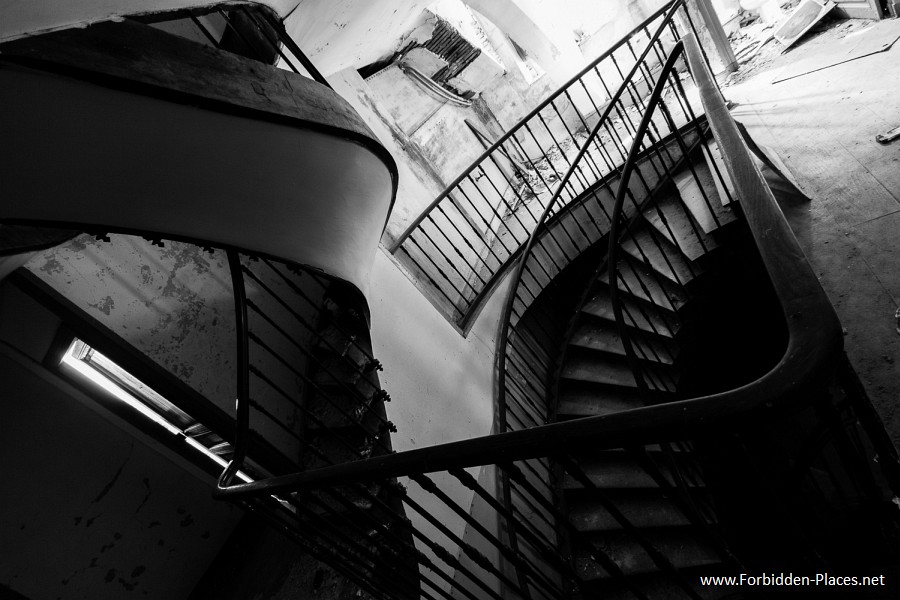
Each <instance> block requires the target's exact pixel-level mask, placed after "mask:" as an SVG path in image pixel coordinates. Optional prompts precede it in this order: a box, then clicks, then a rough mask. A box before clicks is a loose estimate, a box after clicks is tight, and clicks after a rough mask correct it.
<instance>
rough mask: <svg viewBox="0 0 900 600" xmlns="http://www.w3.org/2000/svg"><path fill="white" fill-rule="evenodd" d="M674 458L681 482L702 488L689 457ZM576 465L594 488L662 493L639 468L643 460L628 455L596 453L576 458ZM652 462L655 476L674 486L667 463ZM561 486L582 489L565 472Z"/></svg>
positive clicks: (651, 477)
mask: <svg viewBox="0 0 900 600" xmlns="http://www.w3.org/2000/svg"><path fill="white" fill-rule="evenodd" d="M677 457H678V458H677V460H678V466H679V468H680V469H681V470H682V474H683V475H684V477H685V483H686V484H688V485H689V486H690V487H691V488H698V487H703V485H704V484H703V482H702V481H698V480H697V476H696V475H694V474H693V473H694V472H695V471H696V470H697V464H696V461H695V460H694V459H693V457H692V456H691V455H690V454H688V453H680V454H678V455H677ZM577 462H578V466H579V468H580V469H581V471H582V473H584V475H585V476H586V477H587V478H588V479H590V481H591V483H593V484H594V485H595V486H597V487H598V488H602V489H610V488H652V489H656V490H659V491H661V492H662V491H664V490H663V489H662V488H661V487H660V486H659V485H658V484H657V482H656V480H655V479H654V478H653V476H652V475H651V473H650V472H648V471H647V470H646V469H645V468H644V467H643V464H642V463H643V461H641V460H638V458H636V457H634V456H633V455H632V454H631V453H629V452H609V451H607V452H600V453H595V454H593V455H591V456H590V457H589V458H587V459H577ZM688 462H690V464H688ZM653 463H654V466H655V467H656V471H658V473H659V475H661V476H662V477H664V478H665V480H666V481H667V482H668V483H669V484H670V485H675V483H676V478H675V477H674V476H673V474H672V470H671V468H670V467H669V466H668V464H667V463H666V462H660V461H659V460H654V461H653ZM687 469H691V471H692V473H691V474H689V473H687ZM562 487H563V489H566V490H581V489H586V488H584V486H583V485H582V484H581V483H580V482H578V481H577V480H576V479H575V478H574V477H572V476H571V474H568V473H567V474H566V476H565V477H563V481H562Z"/></svg>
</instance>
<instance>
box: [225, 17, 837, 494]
mask: <svg viewBox="0 0 900 600" xmlns="http://www.w3.org/2000/svg"><path fill="white" fill-rule="evenodd" d="M684 43H685V50H686V54H687V57H688V63H689V65H690V68H691V71H692V73H693V75H694V80H695V82H696V83H697V86H698V88H699V90H700V97H701V101H702V103H703V106H704V109H705V112H706V115H707V119H708V121H709V123H710V125H711V128H712V131H713V135H714V136H715V139H716V142H717V143H718V145H719V147H720V148H721V149H722V153H723V155H724V157H725V167H726V170H727V171H728V174H729V176H730V177H731V180H732V181H733V182H734V187H735V194H736V196H737V198H738V200H739V202H740V203H741V206H742V208H743V211H744V214H745V216H746V221H747V223H748V225H749V227H750V229H751V231H752V234H753V237H754V239H755V241H756V244H757V247H758V250H759V253H760V256H761V258H762V261H763V264H764V266H765V268H766V270H767V271H768V274H769V277H770V279H771V282H772V286H773V288H774V291H775V294H776V296H777V297H778V299H779V302H780V304H781V308H782V312H783V315H784V318H785V322H786V327H787V331H788V343H787V347H786V350H785V352H784V355H783V356H782V357H781V359H780V360H779V361H778V363H777V364H776V365H775V367H774V368H772V369H771V370H770V371H769V372H768V373H766V374H765V375H763V376H762V377H760V378H759V379H757V380H756V381H753V382H751V383H748V384H746V385H743V386H741V387H739V388H737V389H734V390H730V391H727V392H721V393H718V394H712V395H709V396H703V397H699V398H693V399H689V400H681V401H677V402H672V403H668V404H662V405H656V406H648V407H643V408H637V409H632V410H628V411H623V412H619V413H614V414H610V415H603V416H596V417H587V418H583V419H577V420H573V421H567V422H563V423H554V424H550V425H543V426H539V427H534V428H531V429H527V430H523V431H514V432H507V433H499V434H495V435H490V436H485V437H481V438H477V439H472V440H464V441H459V442H453V443H449V444H440V445H437V446H431V447H428V448H421V449H417V450H410V451H407V452H402V453H399V454H393V455H388V456H383V457H377V458H371V459H367V460H362V461H356V462H351V463H344V464H340V465H335V466H330V467H326V468H322V469H316V470H312V471H307V472H303V473H296V474H292V475H286V476H283V477H275V478H272V479H269V480H266V481H263V482H256V483H249V484H240V485H234V486H231V487H229V488H227V489H221V488H220V489H218V490H216V492H215V493H216V495H217V496H218V497H228V498H234V497H241V496H248V495H255V494H260V493H266V494H275V493H280V492H284V491H288V490H289V491H300V490H310V489H317V488H323V487H328V486H333V485H339V484H346V483H348V482H366V481H375V480H380V479H386V478H392V477H402V476H407V475H414V474H418V473H432V472H437V471H446V470H453V469H461V468H468V467H476V466H481V465H486V464H503V463H509V462H512V461H518V460H526V459H531V458H538V457H546V456H554V455H557V454H560V453H570V452H573V451H577V450H579V449H582V448H590V449H593V450H594V451H596V450H604V449H612V448H621V447H623V446H626V445H641V444H652V443H658V442H663V441H668V440H673V439H684V438H687V437H691V436H692V435H695V434H697V433H701V432H704V431H709V430H710V429H712V428H719V427H727V426H732V425H735V424H738V423H746V422H748V421H749V420H751V419H763V418H765V417H767V416H770V415H774V414H778V413H780V412H784V411H789V410H791V409H793V408H796V407H798V406H802V405H804V404H806V403H808V402H809V401H810V400H811V398H810V394H809V392H810V391H812V390H815V389H817V388H818V387H819V386H820V385H821V383H822V380H823V377H824V376H825V375H827V374H829V373H832V372H834V368H835V367H836V366H837V365H838V362H839V360H840V358H841V355H842V350H843V336H842V333H841V328H840V324H839V322H838V319H837V315H836V314H835V312H834V309H833V307H832V306H831V303H830V302H829V300H828V298H827V296H826V295H825V292H824V290H823V289H822V287H821V285H820V284H819V282H818V280H817V279H816V276H815V273H814V272H813V271H812V269H811V268H810V266H809V264H808V263H807V261H806V258H805V256H804V254H803V251H802V250H801V249H800V246H799V244H798V243H797V240H796V238H795V237H794V234H793V232H792V231H791V229H790V227H789V225H788V224H787V222H786V221H785V219H784V215H783V214H782V213H781V210H780V209H779V208H778V205H777V204H776V202H775V198H774V196H773V195H772V192H771V190H770V189H769V188H768V186H767V185H766V183H765V180H764V179H763V177H762V174H761V173H760V171H759V169H758V168H757V167H756V164H755V163H754V161H753V159H752V157H751V156H750V153H749V150H748V149H747V146H746V144H745V143H744V141H743V139H742V138H741V135H740V132H739V131H738V128H737V126H736V124H735V122H734V120H733V119H732V117H731V115H730V114H729V113H728V109H727V107H726V106H725V103H724V101H723V99H722V96H721V94H720V92H719V90H718V88H717V87H716V85H715V82H714V80H713V77H712V74H711V73H710V72H709V69H708V67H707V66H706V64H705V62H704V61H703V59H702V55H701V53H700V50H699V47H698V45H697V42H696V39H695V38H694V36H693V35H687V36H685V38H684Z"/></svg>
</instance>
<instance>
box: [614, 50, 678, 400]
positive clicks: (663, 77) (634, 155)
mask: <svg viewBox="0 0 900 600" xmlns="http://www.w3.org/2000/svg"><path fill="white" fill-rule="evenodd" d="M683 53H684V41H683V40H679V41H678V42H677V43H676V44H675V47H673V48H672V51H671V53H670V54H669V56H668V58H667V59H666V64H665V65H663V68H662V71H661V72H660V74H659V78H658V79H657V81H656V86H655V87H654V88H653V92H652V93H651V94H650V98H649V99H648V100H647V107H648V108H647V110H646V111H645V112H644V115H643V116H642V117H641V123H640V125H638V128H637V131H636V132H635V134H634V143H632V145H631V150H630V151H629V153H628V158H627V160H626V161H625V165H624V166H623V167H622V179H621V182H620V183H619V190H618V192H616V202H615V204H614V205H613V211H612V220H611V223H610V226H609V244H608V246H609V249H608V251H607V255H606V260H607V265H608V268H609V282H610V285H609V299H610V304H612V309H613V314H614V316H615V319H616V327H617V328H618V330H619V339H620V340H622V347H623V349H624V350H625V356H626V358H627V360H628V363H629V365H630V366H631V373H632V375H633V376H634V380H635V383H636V384H637V386H638V389H640V390H641V392H642V393H643V394H647V393H648V392H649V391H650V390H649V387H648V386H647V382H646V381H645V380H644V376H643V374H642V373H641V369H640V368H639V366H638V364H639V363H638V357H637V354H636V353H635V351H634V346H633V345H632V343H631V336H630V335H628V327H627V325H626V323H625V317H624V315H623V312H622V300H621V298H620V296H619V294H620V292H619V286H618V285H616V284H615V282H616V280H617V279H618V275H619V250H620V249H621V239H620V237H621V234H622V232H621V231H620V229H621V227H622V225H623V224H624V220H625V218H624V215H623V210H624V208H625V195H626V192H627V191H628V181H629V180H630V179H631V175H632V173H633V172H634V169H635V167H636V165H637V159H638V155H639V154H640V152H641V144H642V142H643V140H644V136H645V135H646V134H647V131H648V129H649V127H650V123H652V122H653V115H654V114H655V113H656V109H657V108H659V106H660V99H661V98H662V93H663V91H664V90H665V87H666V84H667V81H668V78H669V75H671V73H672V72H673V71H674V70H675V62H676V61H677V60H678V59H679V58H681V55H682V54H683Z"/></svg>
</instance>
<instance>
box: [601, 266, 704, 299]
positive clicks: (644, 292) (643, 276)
mask: <svg viewBox="0 0 900 600" xmlns="http://www.w3.org/2000/svg"><path fill="white" fill-rule="evenodd" d="M626 256H627V255H626ZM609 278H610V274H609V273H607V274H606V275H605V277H604V279H605V281H607V283H608V282H609ZM616 282H617V288H618V289H619V290H620V292H624V293H625V294H628V295H629V296H632V297H634V298H639V299H641V300H645V301H647V302H651V303H653V304H654V305H656V306H659V307H662V308H664V309H666V310H669V311H672V312H676V311H678V309H680V308H681V307H683V306H684V305H685V304H686V303H687V296H686V295H685V293H684V290H683V289H682V288H681V286H678V285H676V284H673V283H671V282H670V281H668V280H667V279H666V278H665V277H662V276H661V275H659V274H658V273H656V272H655V271H654V270H653V269H652V268H651V267H650V266H649V265H647V264H645V263H642V262H640V261H637V260H635V259H633V258H630V257H628V258H626V259H625V260H620V261H619V264H618V269H617V275H616Z"/></svg>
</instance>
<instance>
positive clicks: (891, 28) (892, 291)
mask: <svg viewBox="0 0 900 600" xmlns="http://www.w3.org/2000/svg"><path fill="white" fill-rule="evenodd" d="M897 38H900V19H893V20H887V21H881V22H878V23H872V22H867V21H854V22H850V21H845V22H843V23H840V22H834V23H832V24H831V25H830V26H828V27H827V29H826V30H825V31H820V32H819V33H817V34H813V35H810V36H808V38H807V39H806V40H804V41H803V43H802V44H797V45H796V46H794V47H792V48H791V49H790V51H788V52H785V53H781V54H778V53H779V52H780V49H779V48H777V44H778V42H775V41H772V42H769V45H775V46H776V47H775V48H767V50H768V51H769V54H770V55H771V54H772V53H773V52H775V53H776V54H777V55H776V56H775V57H774V59H772V60H769V61H768V63H767V64H766V65H765V68H764V69H759V70H757V72H755V73H753V74H752V76H750V77H749V78H746V79H744V80H743V81H741V78H740V77H735V78H732V81H740V83H737V84H733V85H726V87H725V90H724V91H725V96H726V98H728V99H729V100H731V101H732V102H735V103H737V105H736V106H735V107H734V109H733V110H732V114H733V115H734V117H735V118H736V119H737V120H738V121H741V122H742V123H744V124H745V125H746V126H747V128H748V130H749V131H750V134H751V135H752V137H753V138H754V139H755V140H756V141H757V143H759V144H760V145H763V146H767V147H768V148H769V149H771V150H772V151H774V152H776V153H777V154H778V155H779V156H780V157H781V159H782V160H783V162H784V163H785V165H786V166H787V167H788V169H789V171H790V172H791V173H792V174H793V176H794V178H795V179H796V182H797V183H798V185H799V187H800V188H801V190H803V192H804V193H805V194H806V195H807V196H809V198H811V201H810V202H809V203H803V204H798V205H795V206H786V207H783V208H784V211H785V214H786V216H787V217H788V220H789V222H790V223H791V226H792V227H793V229H794V232H795V234H796V236H797V238H798V240H799V242H800V244H801V246H802V247H803V249H804V251H805V252H806V255H807V257H808V259H809V261H810V263H811V264H812V266H813V268H814V269H815V271H816V273H817V274H818V276H819V279H820V281H821V282H822V286H823V287H824V288H825V290H826V292H827V293H828V295H829V297H830V298H831V300H832V302H833V303H834V306H835V308H836V310H837V313H838V316H839V317H840V319H841V321H842V324H843V326H844V329H845V347H846V351H847V353H848V356H849V357H850V360H851V362H852V363H853V365H854V367H855V368H856V371H857V373H858V374H859V376H860V378H861V380H862V381H863V384H864V385H865V386H866V388H867V390H868V393H869V396H870V398H871V400H872V401H873V403H874V404H875V406H876V408H877V409H878V411H879V412H880V413H881V416H882V418H883V420H884V422H885V425H886V427H887V429H888V432H889V433H890V435H891V437H892V438H893V440H894V443H895V445H896V446H898V447H900V330H898V319H897V317H895V312H896V311H897V309H898V306H900V140H897V141H895V142H894V143H893V144H889V145H882V144H879V143H877V142H876V141H875V136H876V134H879V133H883V132H885V131H886V130H889V129H892V128H894V127H897V126H898V125H900V42H897V43H895V44H893V45H891V43H890V42H893V41H894V40H897ZM885 40H887V41H885ZM853 48H856V50H855V54H854V50H853ZM860 48H863V49H864V50H865V51H875V52H876V53H874V54H869V55H868V56H863V57H859V58H853V57H854V56H858V55H859V54H863V53H865V52H862V51H860ZM848 58H852V60H849V62H844V63H843V64H837V65H834V66H828V65H829V64H830V63H834V62H838V61H841V60H847V59H848ZM814 68H816V69H819V70H815V71H813V72H808V73H807V72H806V71H810V70H812V69H814ZM785 77H790V78H787V79H785ZM779 79H780V80H779ZM773 80H774V81H775V82H774V83H773Z"/></svg>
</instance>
